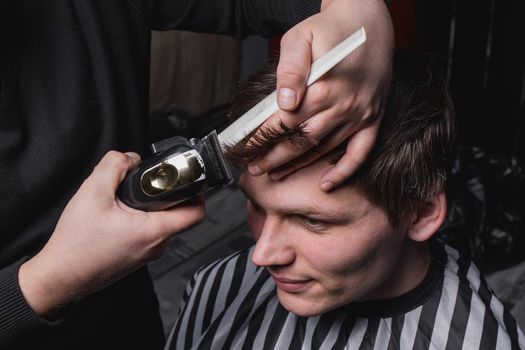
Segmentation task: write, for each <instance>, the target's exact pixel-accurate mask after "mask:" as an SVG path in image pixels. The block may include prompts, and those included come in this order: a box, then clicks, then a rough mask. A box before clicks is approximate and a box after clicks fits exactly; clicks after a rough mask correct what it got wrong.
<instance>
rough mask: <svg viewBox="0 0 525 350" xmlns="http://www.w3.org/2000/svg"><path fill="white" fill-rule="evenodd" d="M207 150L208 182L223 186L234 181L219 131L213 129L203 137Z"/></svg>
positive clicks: (212, 184)
mask: <svg viewBox="0 0 525 350" xmlns="http://www.w3.org/2000/svg"><path fill="white" fill-rule="evenodd" d="M202 142H203V143H204V146H205V147H206V150H207V151H208V152H207V153H208V158H209V159H208V160H209V161H208V162H206V163H208V164H206V165H207V169H206V176H207V177H208V183H209V184H210V185H211V186H214V187H223V186H226V185H228V184H230V183H231V182H232V181H233V173H232V171H231V168H230V165H229V164H228V162H227V161H226V159H225V158H224V155H223V153H222V149H221V145H220V143H219V138H218V136H217V132H216V131H215V130H213V131H212V132H210V133H209V134H208V135H206V136H204V138H203V139H202ZM210 167H211V169H210Z"/></svg>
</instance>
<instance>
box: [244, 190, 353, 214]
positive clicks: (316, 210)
mask: <svg viewBox="0 0 525 350" xmlns="http://www.w3.org/2000/svg"><path fill="white" fill-rule="evenodd" d="M239 188H240V190H241V192H242V193H243V194H244V196H245V197H246V198H247V199H248V200H249V201H250V202H251V203H252V204H254V205H255V206H258V207H261V208H262V206H261V205H260V204H259V202H257V200H255V198H254V197H253V196H252V195H251V194H250V193H249V192H248V191H247V190H246V189H245V188H244V187H243V186H242V185H241V184H239ZM280 211H281V212H286V213H288V214H293V215H304V216H312V217H313V218H319V219H320V220H324V221H328V222H332V223H344V222H349V221H353V220H354V219H355V218H356V215H355V214H352V213H344V215H346V216H347V217H346V218H344V219H342V216H343V213H341V212H339V211H335V212H334V211H326V210H323V209H322V208H321V207H319V206H315V205H307V206H305V207H302V208H293V209H286V208H284V209H281V210H280Z"/></svg>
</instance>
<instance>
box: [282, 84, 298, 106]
mask: <svg viewBox="0 0 525 350" xmlns="http://www.w3.org/2000/svg"><path fill="white" fill-rule="evenodd" d="M296 101H297V94H296V93H295V90H294V89H290V88H280V89H279V96H278V103H279V108H281V109H292V108H295V103H296Z"/></svg>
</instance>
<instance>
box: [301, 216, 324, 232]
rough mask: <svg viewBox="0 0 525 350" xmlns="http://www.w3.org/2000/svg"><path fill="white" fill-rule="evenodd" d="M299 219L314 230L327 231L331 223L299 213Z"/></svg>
mask: <svg viewBox="0 0 525 350" xmlns="http://www.w3.org/2000/svg"><path fill="white" fill-rule="evenodd" d="M297 217H298V219H299V220H300V221H301V222H302V224H303V225H304V226H306V228H308V229H309V230H311V231H314V232H321V231H325V230H327V229H328V228H329V227H330V223H328V222H326V221H322V220H319V219H316V218H312V217H310V216H305V215H297Z"/></svg>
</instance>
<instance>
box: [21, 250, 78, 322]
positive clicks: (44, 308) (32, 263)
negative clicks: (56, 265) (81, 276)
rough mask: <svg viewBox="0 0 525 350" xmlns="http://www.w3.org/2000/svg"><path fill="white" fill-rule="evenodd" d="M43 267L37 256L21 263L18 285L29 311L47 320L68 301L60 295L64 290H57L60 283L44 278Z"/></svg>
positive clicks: (64, 296)
mask: <svg viewBox="0 0 525 350" xmlns="http://www.w3.org/2000/svg"><path fill="white" fill-rule="evenodd" d="M44 266H45V265H44V264H41V263H40V262H39V261H38V255H37V256H35V257H33V258H32V259H30V260H28V261H26V262H25V263H23V264H22V265H21V266H20V269H19V270H18V285H19V287H20V291H21V292H22V295H23V296H24V298H25V300H26V302H27V304H28V305H29V306H30V307H31V309H33V311H34V312H35V313H36V314H38V315H39V316H41V317H43V318H49V317H51V316H52V315H53V314H55V313H56V312H57V311H59V310H60V309H62V308H63V307H64V306H66V305H67V304H68V303H69V301H68V300H67V298H66V295H62V294H61V293H60V291H61V290H62V292H63V291H64V290H65V288H57V286H58V285H61V283H60V282H59V281H56V280H54V279H53V278H50V277H46V273H45V270H44V268H43V267H44Z"/></svg>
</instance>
